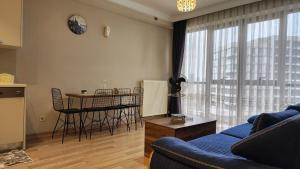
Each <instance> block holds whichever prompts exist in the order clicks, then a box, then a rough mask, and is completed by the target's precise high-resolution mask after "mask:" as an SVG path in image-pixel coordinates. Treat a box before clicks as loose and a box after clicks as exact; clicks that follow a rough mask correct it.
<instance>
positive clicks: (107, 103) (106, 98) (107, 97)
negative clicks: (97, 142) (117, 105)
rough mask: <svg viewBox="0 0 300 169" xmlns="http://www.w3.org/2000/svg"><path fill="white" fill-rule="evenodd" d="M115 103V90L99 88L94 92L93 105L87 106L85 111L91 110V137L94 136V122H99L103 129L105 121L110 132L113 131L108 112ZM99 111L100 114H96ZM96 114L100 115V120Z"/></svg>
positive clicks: (100, 127)
mask: <svg viewBox="0 0 300 169" xmlns="http://www.w3.org/2000/svg"><path fill="white" fill-rule="evenodd" d="M112 103H113V90H111V89H97V90H96V91H95V93H94V97H93V100H92V106H91V107H90V108H85V109H84V110H85V112H91V113H93V114H92V120H91V129H90V139H91V138H92V132H93V125H94V123H99V129H100V131H102V126H103V125H104V122H106V123H107V126H108V129H109V132H110V133H111V134H112V132H111V127H110V124H109V119H108V113H109V111H110V110H112V109H113V108H112V106H113V105H112ZM101 112H104V118H103V120H102V119H101ZM96 113H98V114H96ZM95 115H98V120H96V119H95Z"/></svg>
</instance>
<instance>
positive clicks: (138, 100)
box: [130, 87, 144, 130]
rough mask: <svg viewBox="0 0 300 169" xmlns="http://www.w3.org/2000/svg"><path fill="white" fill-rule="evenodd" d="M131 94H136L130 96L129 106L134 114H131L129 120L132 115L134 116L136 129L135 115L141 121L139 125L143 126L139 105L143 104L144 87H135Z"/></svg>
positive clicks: (135, 120)
mask: <svg viewBox="0 0 300 169" xmlns="http://www.w3.org/2000/svg"><path fill="white" fill-rule="evenodd" d="M133 94H137V95H133V96H132V105H131V106H130V107H131V108H133V109H134V111H133V113H134V115H132V114H131V121H132V116H134V123H135V129H136V130H137V116H138V118H139V120H140V122H141V127H143V120H142V116H141V107H142V106H143V97H144V89H143V88H141V87H135V88H134V89H133Z"/></svg>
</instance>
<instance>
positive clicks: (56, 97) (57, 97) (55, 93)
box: [51, 88, 82, 144]
mask: <svg viewBox="0 0 300 169" xmlns="http://www.w3.org/2000/svg"><path fill="white" fill-rule="evenodd" d="M51 94H52V103H53V108H54V110H55V111H57V112H59V116H58V119H57V121H56V124H55V126H54V129H53V132H52V139H53V138H54V134H55V132H56V128H57V125H58V123H59V122H60V121H61V114H64V116H65V117H64V120H62V121H63V125H62V126H61V128H62V127H63V133H62V144H63V143H64V138H65V135H67V134H68V130H69V124H71V125H73V127H74V130H75V134H76V121H75V116H74V115H75V114H77V113H81V112H82V110H80V109H74V108H71V106H70V103H71V102H70V98H69V99H68V108H65V106H64V101H63V98H62V94H61V90H60V89H58V88H52V89H51ZM70 116H71V117H70ZM70 118H72V121H70Z"/></svg>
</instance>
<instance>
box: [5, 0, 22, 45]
mask: <svg viewBox="0 0 300 169" xmlns="http://www.w3.org/2000/svg"><path fill="white" fill-rule="evenodd" d="M22 18H23V1H22V0H0V47H1V48H17V47H21V46H22V21H23V19H22Z"/></svg>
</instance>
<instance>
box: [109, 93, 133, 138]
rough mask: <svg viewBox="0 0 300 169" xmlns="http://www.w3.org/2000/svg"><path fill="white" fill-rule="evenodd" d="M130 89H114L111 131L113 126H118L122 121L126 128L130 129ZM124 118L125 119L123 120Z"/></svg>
mask: <svg viewBox="0 0 300 169" xmlns="http://www.w3.org/2000/svg"><path fill="white" fill-rule="evenodd" d="M130 94H131V89H130V88H119V89H114V98H113V109H114V114H113V118H112V123H113V124H112V133H113V129H114V126H115V120H116V121H117V122H116V127H120V126H121V123H122V122H124V123H125V124H126V126H127V130H128V131H130V123H129V108H130V106H129V105H130V103H131V96H130ZM124 118H125V120H124Z"/></svg>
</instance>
